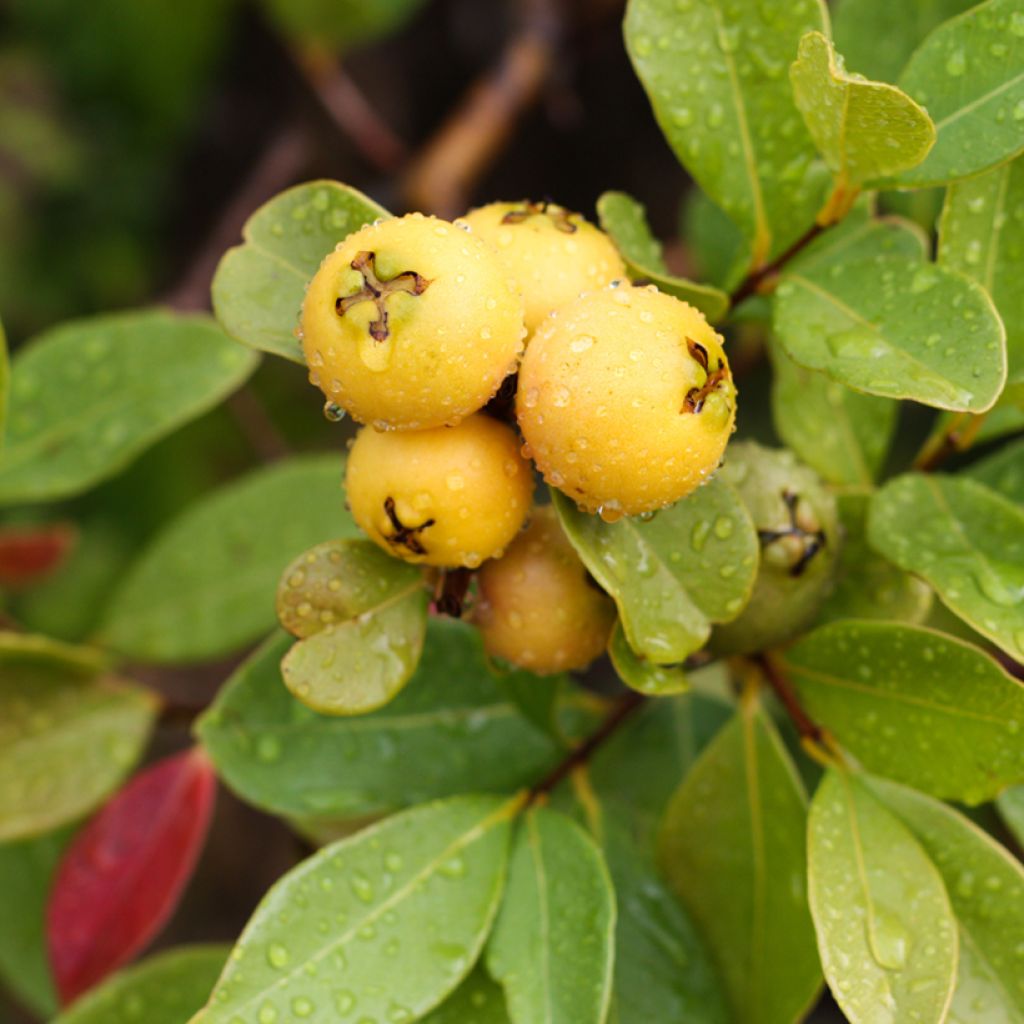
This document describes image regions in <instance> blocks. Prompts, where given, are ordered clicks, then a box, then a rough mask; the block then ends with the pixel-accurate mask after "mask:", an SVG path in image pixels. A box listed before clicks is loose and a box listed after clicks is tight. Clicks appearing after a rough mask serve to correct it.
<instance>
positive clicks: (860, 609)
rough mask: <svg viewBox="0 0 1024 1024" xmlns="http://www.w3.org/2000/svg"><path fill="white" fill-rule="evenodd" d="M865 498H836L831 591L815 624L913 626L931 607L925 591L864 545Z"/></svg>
mask: <svg viewBox="0 0 1024 1024" xmlns="http://www.w3.org/2000/svg"><path fill="white" fill-rule="evenodd" d="M870 500H871V495H870V493H869V492H859V493H858V492H846V493H839V494H837V495H836V503H837V505H838V507H839V518H840V521H841V522H842V525H843V546H842V549H841V551H840V553H839V569H838V572H837V575H836V583H835V587H834V589H833V590H832V593H831V594H829V596H828V597H827V598H826V599H825V604H824V605H823V606H822V609H821V613H820V614H819V617H818V621H819V622H821V623H824V622H833V621H835V620H836V619H882V620H885V621H890V622H908V623H911V624H912V625H916V624H918V623H921V622H923V621H924V619H925V617H926V616H927V615H928V611H929V610H930V609H931V606H932V591H931V588H930V587H929V586H928V585H927V584H926V583H924V582H922V581H921V580H919V579H918V578H917V577H916V576H912V575H910V573H906V572H903V570H902V569H899V568H897V567H896V566H895V565H893V564H892V562H890V561H888V560H887V559H885V558H882V556H881V555H879V554H877V553H876V552H875V551H874V550H873V549H872V548H871V547H870V545H869V544H868V540H867V516H868V505H869V502H870Z"/></svg>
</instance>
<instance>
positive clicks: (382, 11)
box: [263, 0, 423, 52]
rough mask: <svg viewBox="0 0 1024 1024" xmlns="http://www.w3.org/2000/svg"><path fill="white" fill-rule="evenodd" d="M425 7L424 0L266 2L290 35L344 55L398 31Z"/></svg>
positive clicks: (269, 9)
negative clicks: (418, 10)
mask: <svg viewBox="0 0 1024 1024" xmlns="http://www.w3.org/2000/svg"><path fill="white" fill-rule="evenodd" d="M422 4H423V0H356V2H353V0H344V2H342V3H338V2H337V0H263V6H264V7H265V8H266V10H267V11H268V13H269V14H270V15H271V16H272V17H273V18H274V20H275V21H276V22H277V23H278V24H279V25H280V26H281V28H282V29H284V31H285V32H286V33H288V35H290V36H292V37H294V38H295V39H297V40H298V41H300V42H303V43H307V44H312V45H320V46H323V47H326V48H329V49H331V50H339V51H342V52H344V51H346V50H349V49H351V48H352V47H354V46H358V45H365V44H366V43H369V42H371V41H372V40H374V39H377V38H379V37H381V36H386V35H390V34H391V33H392V32H395V31H397V30H398V29H399V28H400V27H401V25H402V23H403V22H404V21H406V20H407V19H408V18H410V17H412V15H413V14H414V13H415V11H416V10H417V8H419V7H421V6H422Z"/></svg>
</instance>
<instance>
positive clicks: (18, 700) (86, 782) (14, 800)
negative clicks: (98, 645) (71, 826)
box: [0, 634, 157, 842]
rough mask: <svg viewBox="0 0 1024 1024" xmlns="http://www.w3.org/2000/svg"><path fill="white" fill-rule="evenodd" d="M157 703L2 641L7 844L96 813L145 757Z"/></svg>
mask: <svg viewBox="0 0 1024 1024" xmlns="http://www.w3.org/2000/svg"><path fill="white" fill-rule="evenodd" d="M156 710H157V700H156V698H155V697H154V696H153V695H152V694H151V693H148V692H147V691H145V690H140V689H137V688H135V687H132V686H129V685H127V684H125V683H122V682H119V681H117V680H114V679H108V678H105V677H99V676H97V675H96V670H95V667H92V666H89V665H88V663H87V661H83V663H81V664H75V663H74V662H72V661H70V660H68V659H66V658H63V657H60V656H53V655H52V654H50V653H49V652H46V651H45V650H40V649H35V650H33V649H31V648H29V647H27V645H25V644H23V643H20V642H19V641H18V638H17V637H10V635H9V634H0V842H8V841H10V840H14V839H21V838H25V837H28V836H34V835H39V834H40V833H43V832H48V831H50V830H51V829H54V828H56V827H57V826H59V825H63V824H65V823H66V822H69V821H73V820H75V819H76V818H80V817H82V816H83V815H85V814H86V813H88V812H89V811H91V810H92V809H93V808H94V807H96V805H97V804H99V803H100V802H101V801H102V800H103V799H104V797H106V796H107V795H108V794H109V793H110V792H111V791H112V790H113V789H114V788H115V787H116V786H117V785H118V783H119V782H120V781H121V780H122V779H123V778H124V777H125V775H127V774H128V772H129V770H130V769H131V767H132V765H133V764H134V763H135V761H136V760H137V759H138V757H139V755H140V753H141V752H142V747H143V745H144V743H145V741H146V738H147V737H148V735H149V730H150V728H151V726H152V724H153V719H154V717H155V714H156Z"/></svg>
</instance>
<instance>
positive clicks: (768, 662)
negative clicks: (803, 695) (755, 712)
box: [754, 654, 827, 746]
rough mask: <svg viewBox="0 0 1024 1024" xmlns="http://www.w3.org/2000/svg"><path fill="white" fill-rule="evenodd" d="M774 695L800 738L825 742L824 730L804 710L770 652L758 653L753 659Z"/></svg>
mask: <svg viewBox="0 0 1024 1024" xmlns="http://www.w3.org/2000/svg"><path fill="white" fill-rule="evenodd" d="M754 660H755V661H756V662H757V665H758V667H759V668H760V669H761V672H762V673H763V675H764V677H765V679H767V680H768V684H769V685H770V686H771V688H772V690H773V691H774V693H775V696H776V697H778V698H779V700H780V702H781V703H782V706H783V707H784V708H785V709H786V714H788V715H789V717H790V718H791V719H792V721H793V724H794V725H795V726H796V730H797V732H798V733H799V734H800V737H801V739H805V740H810V741H811V742H812V743H814V744H815V745H816V746H822V745H825V744H826V743H827V738H826V736H825V732H824V730H823V729H822V728H821V726H820V725H818V723H817V722H815V721H814V720H813V719H812V718H811V716H810V715H808V714H807V712H806V711H804V709H803V706H802V705H801V704H800V700H799V698H798V697H797V695H796V693H795V692H794V691H793V687H792V686H791V685H790V682H789V680H788V679H787V678H786V675H785V673H784V672H783V671H782V669H781V668H780V666H779V665H778V663H777V662H776V661H775V659H774V658H773V657H772V656H771V655H770V654H759V655H758V656H757V657H756V658H755V659H754Z"/></svg>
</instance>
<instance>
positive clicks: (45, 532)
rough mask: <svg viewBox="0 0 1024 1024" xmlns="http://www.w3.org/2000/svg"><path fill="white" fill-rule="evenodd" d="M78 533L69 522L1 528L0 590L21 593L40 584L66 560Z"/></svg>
mask: <svg viewBox="0 0 1024 1024" xmlns="http://www.w3.org/2000/svg"><path fill="white" fill-rule="evenodd" d="M77 539H78V531H77V530H76V529H75V528H74V527H73V526H70V525H68V524H67V523H52V524H49V525H47V526H5V527H3V528H2V529H0V587H6V588H7V589H9V590H18V589H20V588H22V587H29V586H31V585H32V584H33V583H38V582H39V581H40V580H41V579H42V578H43V577H44V576H46V575H48V574H49V573H51V572H53V570H54V569H56V568H57V566H58V565H60V563H61V562H62V561H63V560H64V559H65V558H66V557H67V555H68V553H69V552H70V551H71V549H72V547H74V544H75V541H76V540H77Z"/></svg>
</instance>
